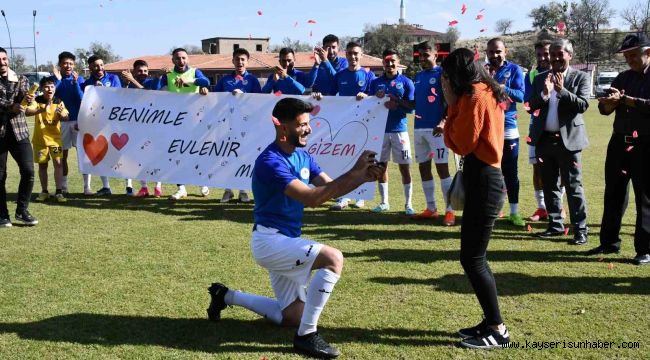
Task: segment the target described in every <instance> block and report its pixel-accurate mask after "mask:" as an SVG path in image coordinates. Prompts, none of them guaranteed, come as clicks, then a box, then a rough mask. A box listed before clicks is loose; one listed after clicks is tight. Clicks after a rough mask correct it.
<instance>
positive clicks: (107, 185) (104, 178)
mask: <svg viewBox="0 0 650 360" xmlns="http://www.w3.org/2000/svg"><path fill="white" fill-rule="evenodd" d="M100 178H101V179H102V187H105V188H107V189H110V188H111V184H110V183H109V182H108V176H100Z"/></svg>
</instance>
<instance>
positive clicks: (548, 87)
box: [530, 39, 589, 245]
mask: <svg viewBox="0 0 650 360" xmlns="http://www.w3.org/2000/svg"><path fill="white" fill-rule="evenodd" d="M550 55H551V70H550V71H547V72H544V73H541V74H539V75H537V76H536V77H535V81H534V83H533V90H532V94H531V98H530V108H531V111H536V110H539V116H537V117H536V118H535V119H534V120H533V124H532V127H531V131H530V138H531V142H532V145H535V149H536V156H537V159H538V161H539V162H540V164H541V165H540V166H541V171H542V181H543V183H544V197H545V198H546V199H547V200H546V209H547V210H548V215H549V216H548V219H549V225H548V228H547V229H546V230H545V231H544V232H542V233H539V234H537V236H538V237H542V238H547V237H553V236H560V235H563V234H564V224H563V223H562V217H561V216H560V211H561V209H562V203H561V194H560V187H559V181H558V180H559V176H562V180H563V182H564V184H566V189H567V199H568V203H569V211H570V213H571V223H572V224H573V230H574V236H573V240H572V241H570V242H569V244H573V245H583V244H586V243H587V206H586V202H585V195H584V189H583V187H582V161H581V151H582V149H584V148H586V147H587V145H588V141H587V131H586V129H585V122H584V119H583V117H582V114H583V113H584V112H585V111H586V110H587V108H588V107H589V104H588V102H587V98H588V96H589V82H588V81H587V74H586V73H584V72H582V71H577V70H575V69H572V68H571V67H569V62H570V61H571V59H572V57H573V45H571V43H570V42H569V41H568V40H566V39H558V40H555V41H554V42H553V43H551V46H550Z"/></svg>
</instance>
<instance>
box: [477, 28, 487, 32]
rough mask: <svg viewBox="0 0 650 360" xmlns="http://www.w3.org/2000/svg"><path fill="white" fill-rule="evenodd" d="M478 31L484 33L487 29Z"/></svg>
mask: <svg viewBox="0 0 650 360" xmlns="http://www.w3.org/2000/svg"><path fill="white" fill-rule="evenodd" d="M479 31H480V32H486V31H487V29H485V28H483V29H481V30H479Z"/></svg>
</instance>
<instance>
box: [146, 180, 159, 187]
mask: <svg viewBox="0 0 650 360" xmlns="http://www.w3.org/2000/svg"><path fill="white" fill-rule="evenodd" d="M146 183H147V182H146V181H145V184H146ZM156 187H157V188H158V189H160V188H161V187H162V182H160V181H158V182H157V183H156Z"/></svg>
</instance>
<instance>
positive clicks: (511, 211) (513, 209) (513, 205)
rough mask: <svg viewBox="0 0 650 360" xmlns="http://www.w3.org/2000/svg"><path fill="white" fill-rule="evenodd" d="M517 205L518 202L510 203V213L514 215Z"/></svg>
mask: <svg viewBox="0 0 650 360" xmlns="http://www.w3.org/2000/svg"><path fill="white" fill-rule="evenodd" d="M518 205H519V204H513V203H510V215H514V214H516V213H517V208H518V207H519V206H518Z"/></svg>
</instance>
